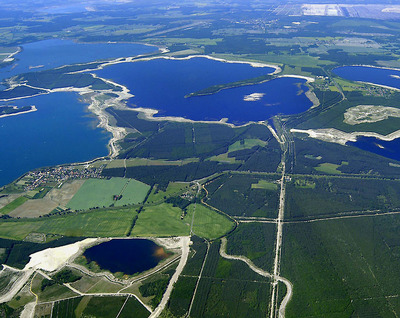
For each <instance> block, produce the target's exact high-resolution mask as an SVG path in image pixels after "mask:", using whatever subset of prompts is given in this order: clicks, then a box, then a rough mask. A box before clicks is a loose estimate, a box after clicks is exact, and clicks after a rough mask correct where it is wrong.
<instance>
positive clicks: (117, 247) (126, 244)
mask: <svg viewBox="0 0 400 318" xmlns="http://www.w3.org/2000/svg"><path fill="white" fill-rule="evenodd" d="M83 256H85V257H86V259H87V261H88V262H96V263H97V264H98V265H99V266H100V268H101V269H104V270H108V271H110V272H112V273H117V272H122V273H125V274H128V275H133V274H135V273H140V272H144V271H146V270H149V269H151V268H153V267H155V266H157V264H158V263H159V262H160V261H162V260H163V259H165V258H167V257H168V256H169V255H168V254H167V253H165V251H164V249H163V248H162V247H161V246H158V245H157V244H156V243H154V242H153V241H150V240H146V239H116V240H111V241H108V242H105V243H101V244H99V245H96V246H93V247H91V248H89V249H87V250H86V251H85V252H84V253H83Z"/></svg>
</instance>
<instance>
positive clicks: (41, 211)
mask: <svg viewBox="0 0 400 318" xmlns="http://www.w3.org/2000/svg"><path fill="white" fill-rule="evenodd" d="M57 206H58V204H57V203H55V202H53V201H51V200H49V199H36V200H28V201H26V202H24V203H23V204H22V205H20V206H19V207H17V208H15V209H14V210H13V211H12V212H10V213H9V215H10V216H12V217H14V218H16V217H20V218H36V217H39V216H41V215H45V214H48V213H50V212H51V211H53V210H54V209H55V208H56V207H57Z"/></svg>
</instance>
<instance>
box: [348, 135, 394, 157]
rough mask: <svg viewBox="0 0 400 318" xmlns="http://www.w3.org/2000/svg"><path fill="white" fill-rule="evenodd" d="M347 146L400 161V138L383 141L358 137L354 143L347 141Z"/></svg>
mask: <svg viewBox="0 0 400 318" xmlns="http://www.w3.org/2000/svg"><path fill="white" fill-rule="evenodd" d="M399 128H400V127H399ZM347 144H348V145H351V146H354V147H357V148H360V149H362V150H367V151H370V152H373V153H376V154H378V155H381V156H384V157H387V158H390V159H395V160H400V138H397V139H394V140H392V141H384V140H380V139H377V138H374V137H358V138H357V141H356V142H350V141H349V142H347Z"/></svg>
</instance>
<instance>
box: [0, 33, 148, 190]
mask: <svg viewBox="0 0 400 318" xmlns="http://www.w3.org/2000/svg"><path fill="white" fill-rule="evenodd" d="M154 50H155V48H154V47H151V46H145V45H140V44H107V43H96V44H81V43H75V42H72V41H69V40H46V41H40V42H36V43H30V44H26V45H23V51H22V52H21V53H19V54H17V55H16V58H17V59H18V60H17V61H16V62H15V63H14V64H13V65H10V66H7V67H5V68H0V80H2V79H4V78H8V77H10V76H13V75H16V74H19V73H24V72H29V71H37V70H43V69H50V68H54V67H58V66H62V65H66V64H71V63H85V62H91V61H95V60H98V59H108V58H117V57H124V56H135V55H138V54H143V53H148V52H151V51H154ZM38 65H43V67H41V68H38V69H31V70H30V69H29V67H32V66H38ZM78 98H79V96H78V95H77V94H74V93H56V94H51V95H42V96H37V97H30V98H26V99H20V100H15V101H10V102H0V105H12V106H19V107H22V106H29V105H35V106H36V108H37V109H38V111H36V112H33V113H28V114H22V115H18V116H10V117H4V118H0V147H1V151H0V186H2V185H5V184H7V183H9V182H11V181H13V180H15V179H16V178H18V177H19V176H21V175H22V174H24V173H25V172H27V171H29V170H32V169H35V168H39V167H43V166H48V165H56V164H62V163H70V162H80V161H86V160H90V159H94V158H96V157H100V156H104V155H107V154H108V150H107V143H108V140H109V139H110V137H111V135H110V134H108V133H106V132H105V131H104V130H102V129H99V128H96V124H97V119H96V118H94V117H93V116H89V113H87V112H86V111H85V108H86V106H87V105H85V104H83V103H80V102H79V101H78Z"/></svg>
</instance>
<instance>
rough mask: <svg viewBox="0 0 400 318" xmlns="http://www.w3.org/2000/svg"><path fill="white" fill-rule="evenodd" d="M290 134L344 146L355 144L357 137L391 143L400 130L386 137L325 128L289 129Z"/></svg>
mask: <svg viewBox="0 0 400 318" xmlns="http://www.w3.org/2000/svg"><path fill="white" fill-rule="evenodd" d="M290 132H293V133H301V134H308V136H309V137H311V138H315V139H319V140H323V141H327V142H333V143H338V144H341V145H345V144H346V143H347V142H348V141H352V142H355V141H357V137H374V138H377V139H380V140H383V141H392V140H394V139H397V138H400V130H396V131H394V132H392V133H391V134H388V135H386V136H385V135H381V134H378V133H375V132H358V131H357V132H352V133H346V132H344V131H341V130H338V129H335V128H326V129H307V130H303V129H291V130H290Z"/></svg>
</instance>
